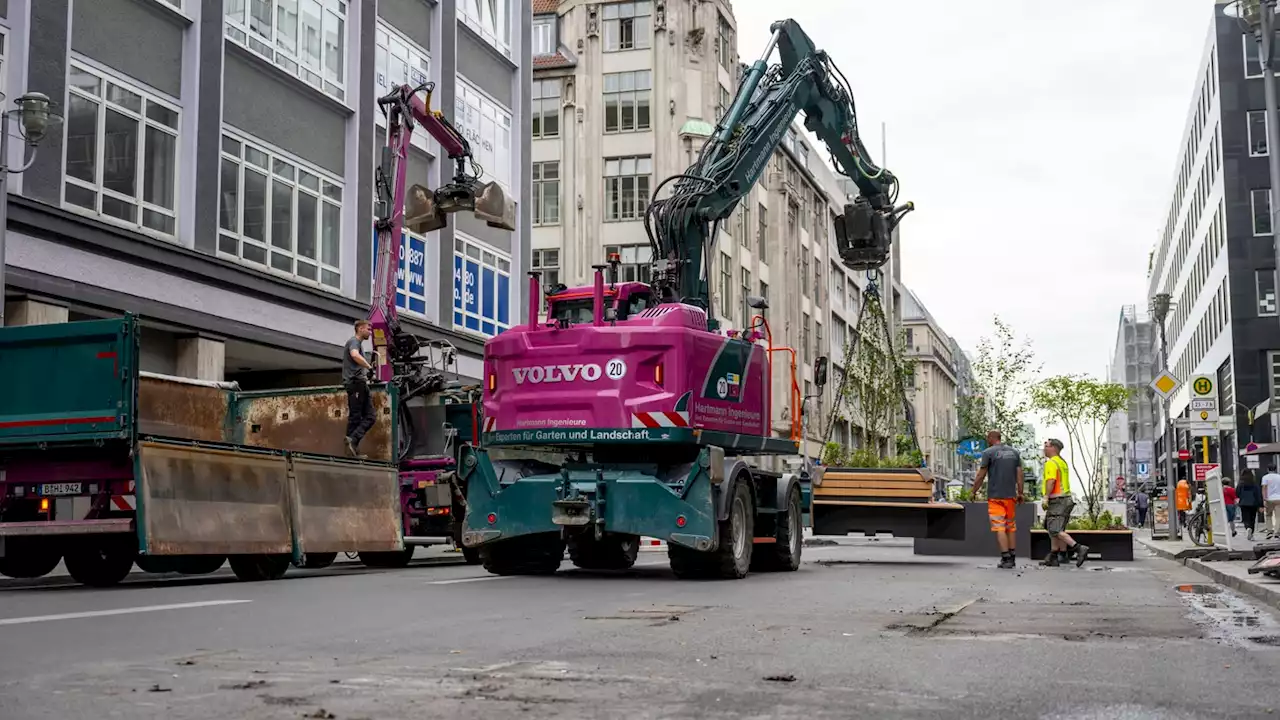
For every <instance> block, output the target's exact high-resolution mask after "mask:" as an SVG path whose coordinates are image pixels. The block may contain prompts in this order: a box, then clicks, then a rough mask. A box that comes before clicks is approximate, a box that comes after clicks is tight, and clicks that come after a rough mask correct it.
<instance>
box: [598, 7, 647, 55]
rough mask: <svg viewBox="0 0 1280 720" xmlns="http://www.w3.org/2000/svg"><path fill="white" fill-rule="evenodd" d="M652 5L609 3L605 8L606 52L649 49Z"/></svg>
mask: <svg viewBox="0 0 1280 720" xmlns="http://www.w3.org/2000/svg"><path fill="white" fill-rule="evenodd" d="M651 5H652V3H650V2H649V1H648V0H643V2H622V3H609V4H608V5H605V6H604V51H605V52H617V51H619V50H643V49H645V48H647V47H649V43H650V30H649V14H650V13H651V12H652V8H651Z"/></svg>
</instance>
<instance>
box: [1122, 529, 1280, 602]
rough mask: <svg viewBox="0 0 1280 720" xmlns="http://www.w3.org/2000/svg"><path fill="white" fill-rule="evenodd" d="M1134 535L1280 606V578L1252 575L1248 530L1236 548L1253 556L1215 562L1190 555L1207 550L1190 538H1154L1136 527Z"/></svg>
mask: <svg viewBox="0 0 1280 720" xmlns="http://www.w3.org/2000/svg"><path fill="white" fill-rule="evenodd" d="M1133 537H1134V538H1135V539H1137V541H1138V542H1139V543H1141V544H1142V545H1144V546H1145V547H1146V548H1147V549H1148V550H1150V551H1151V552H1152V553H1154V554H1155V555H1157V556H1159V557H1162V558H1164V559H1166V560H1173V561H1174V562H1179V563H1182V564H1183V565H1186V566H1187V567H1189V568H1191V569H1192V570H1195V571H1196V572H1198V573H1200V574H1201V575H1205V576H1207V577H1209V578H1211V579H1212V580H1213V581H1214V582H1216V583H1218V584H1220V585H1225V586H1226V587H1229V588H1231V589H1232V590H1235V591H1237V592H1240V593H1243V594H1245V595H1250V596H1252V597H1255V598H1257V599H1259V600H1261V601H1263V602H1265V603H1267V604H1268V605H1270V606H1272V607H1274V608H1278V609H1280V580H1275V579H1273V578H1269V577H1267V576H1266V575H1261V574H1258V575H1250V574H1249V567H1250V566H1252V565H1253V563H1254V562H1255V560H1253V543H1251V542H1249V541H1247V540H1245V539H1244V533H1240V534H1239V535H1237V536H1236V537H1234V538H1232V547H1233V548H1234V549H1236V550H1241V549H1243V550H1245V551H1246V552H1247V553H1248V556H1249V559H1248V560H1223V561H1215V562H1205V561H1203V560H1199V559H1197V558H1196V557H1187V555H1188V554H1192V555H1194V554H1196V551H1200V552H1203V551H1204V550H1205V549H1206V548H1199V547H1197V546H1196V545H1195V544H1194V543H1192V542H1191V541H1189V540H1182V541H1178V540H1172V541H1171V540H1152V539H1151V531H1150V530H1147V529H1145V528H1144V529H1141V530H1135V531H1134V533H1133ZM1180 556H1181V557H1180Z"/></svg>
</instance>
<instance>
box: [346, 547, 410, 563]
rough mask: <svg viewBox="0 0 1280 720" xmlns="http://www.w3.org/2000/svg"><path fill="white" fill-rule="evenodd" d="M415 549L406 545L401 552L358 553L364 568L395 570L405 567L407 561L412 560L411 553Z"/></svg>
mask: <svg viewBox="0 0 1280 720" xmlns="http://www.w3.org/2000/svg"><path fill="white" fill-rule="evenodd" d="M415 549H417V548H416V547H415V546H413V545H406V546H405V548H404V549H403V550H391V551H389V552H362V553H360V562H362V563H364V566H365V567H371V568H383V569H395V568H402V567H407V566H408V565H409V561H410V560H412V559H413V551H414V550H415Z"/></svg>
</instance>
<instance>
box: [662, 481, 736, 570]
mask: <svg viewBox="0 0 1280 720" xmlns="http://www.w3.org/2000/svg"><path fill="white" fill-rule="evenodd" d="M755 516H756V512H755V504H754V503H753V502H752V501H751V490H750V489H748V488H747V483H746V480H745V479H740V480H739V481H738V482H735V483H734V484H733V497H732V498H730V500H729V517H727V518H725V519H724V521H723V522H721V523H720V546H719V547H718V548H716V549H715V550H713V551H712V552H698V551H696V550H691V549H689V548H686V547H681V546H679V545H672V544H668V545H667V558H668V560H670V561H671V572H673V573H675V576H676V577H678V578H681V579H694V578H721V579H724V580H737V579H740V578H744V577H746V576H747V573H748V572H750V570H751V551H752V548H753V547H754V545H753V543H752V537H753V536H754V535H753V534H754V532H755V529H754V528H755Z"/></svg>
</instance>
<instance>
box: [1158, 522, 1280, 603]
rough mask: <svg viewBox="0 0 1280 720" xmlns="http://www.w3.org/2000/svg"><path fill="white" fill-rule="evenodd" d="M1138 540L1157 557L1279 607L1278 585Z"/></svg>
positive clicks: (1279, 592)
mask: <svg viewBox="0 0 1280 720" xmlns="http://www.w3.org/2000/svg"><path fill="white" fill-rule="evenodd" d="M1138 542H1140V543H1142V546H1143V547H1145V548H1146V549H1148V550H1150V551H1151V552H1152V553H1154V554H1155V555H1156V556H1157V557H1161V558H1164V559H1165V560H1172V561H1173V562H1176V563H1179V564H1181V565H1185V566H1186V567H1189V568H1191V569H1192V570H1195V571H1196V572H1198V573H1200V574H1201V575H1204V576H1206V577H1208V578H1210V579H1212V580H1213V581H1214V582H1216V583H1218V584H1219V585H1225V586H1226V587H1229V588H1231V589H1232V590H1235V591H1236V592H1240V593H1243V594H1245V595H1249V596H1250V597H1253V598H1255V599H1257V600H1261V601H1263V602H1265V603H1267V604H1268V605H1270V606H1271V607H1274V608H1276V609H1280V585H1276V586H1275V587H1272V586H1269V585H1261V584H1259V583H1256V582H1251V581H1249V580H1247V579H1245V578H1239V577H1236V576H1234V575H1228V574H1227V573H1224V572H1222V571H1221V570H1219V569H1217V568H1215V567H1214V566H1213V565H1212V564H1210V563H1206V562H1203V561H1201V560H1198V559H1196V558H1183V557H1179V555H1182V553H1181V552H1180V553H1178V554H1176V555H1175V554H1174V553H1171V552H1169V551H1168V550H1165V549H1163V548H1159V547H1156V546H1154V545H1150V544H1148V543H1147V542H1146V541H1145V540H1142V539H1141V538H1139V539H1138ZM1184 552H1185V551H1184Z"/></svg>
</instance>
